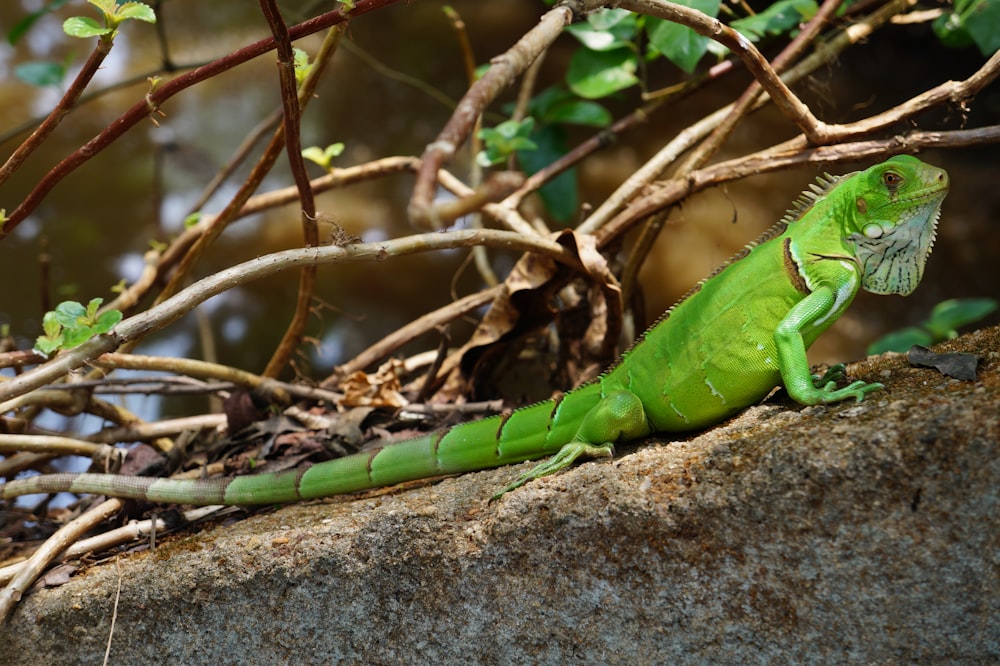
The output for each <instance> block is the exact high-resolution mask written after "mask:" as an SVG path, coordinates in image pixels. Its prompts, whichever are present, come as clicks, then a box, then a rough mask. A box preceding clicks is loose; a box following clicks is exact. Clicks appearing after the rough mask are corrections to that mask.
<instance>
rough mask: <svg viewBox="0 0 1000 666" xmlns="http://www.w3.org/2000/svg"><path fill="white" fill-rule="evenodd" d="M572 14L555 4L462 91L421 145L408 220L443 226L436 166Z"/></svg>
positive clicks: (427, 226)
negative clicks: (436, 198) (427, 141)
mask: <svg viewBox="0 0 1000 666" xmlns="http://www.w3.org/2000/svg"><path fill="white" fill-rule="evenodd" d="M572 18H573V13H572V12H571V11H570V9H569V8H567V7H564V6H559V7H554V8H553V9H551V10H549V11H548V12H546V13H545V15H544V16H542V19H541V21H540V22H539V24H538V25H537V26H535V27H534V28H532V29H531V30H529V31H528V32H527V33H526V34H525V35H524V36H523V37H521V39H519V40H518V42H517V43H516V44H515V45H514V46H512V47H511V48H510V49H509V50H508V51H506V52H505V53H504V54H503V55H500V56H497V57H496V58H494V59H493V61H492V64H491V66H490V68H489V70H487V71H486V73H485V74H484V75H483V76H482V78H480V79H479V80H478V81H477V82H476V83H475V84H474V85H473V86H472V87H471V88H469V90H468V92H466V93H465V96H464V97H463V98H462V101H460V102H459V104H458V107H457V108H456V109H455V112H454V113H453V114H452V116H451V118H450V119H449V120H448V122H447V123H446V124H445V126H444V128H442V130H441V132H440V133H439V134H438V136H437V138H436V139H435V140H434V141H433V142H432V143H430V144H429V145H428V146H427V148H426V149H424V154H423V156H422V157H421V161H422V164H421V167H420V171H419V172H418V173H417V181H416V183H414V186H413V194H412V195H411V197H410V203H409V206H408V208H407V211H408V214H409V216H410V222H411V223H412V224H413V225H414V226H416V227H417V228H418V229H439V228H441V227H442V226H443V222H444V221H443V220H442V219H441V217H440V215H439V213H438V211H437V210H436V209H435V207H434V192H435V189H436V187H437V173H438V170H439V169H440V168H441V167H442V166H444V165H445V163H446V162H448V161H449V160H451V159H452V157H454V155H455V153H456V152H457V151H458V147H459V146H461V145H462V144H463V143H464V142H465V140H466V138H467V137H468V136H469V134H470V133H471V131H472V128H473V127H474V126H475V122H476V119H477V118H479V117H480V115H482V113H483V110H484V109H485V108H486V107H487V105H489V103H490V102H492V101H493V100H494V99H496V97H497V95H499V94H500V92H502V91H503V90H504V89H505V88H506V87H507V86H509V85H510V84H511V83H512V82H513V81H514V79H515V78H516V77H517V76H518V75H520V74H521V72H523V71H524V70H525V69H527V67H528V66H529V65H530V64H531V63H532V62H533V61H534V60H535V58H537V57H538V56H539V54H541V53H542V52H544V51H545V50H546V49H547V48H548V47H549V45H550V44H551V43H552V42H553V41H555V39H556V38H557V37H558V36H559V34H560V33H561V32H562V29H563V28H564V27H565V26H566V25H568V24H569V23H570V21H571V20H572Z"/></svg>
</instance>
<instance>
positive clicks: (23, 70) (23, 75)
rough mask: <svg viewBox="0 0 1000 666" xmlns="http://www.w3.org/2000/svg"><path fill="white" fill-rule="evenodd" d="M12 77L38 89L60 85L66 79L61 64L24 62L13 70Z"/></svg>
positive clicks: (63, 67)
mask: <svg viewBox="0 0 1000 666" xmlns="http://www.w3.org/2000/svg"><path fill="white" fill-rule="evenodd" d="M14 76H16V77H17V78H19V79H21V80H22V81H24V82H25V83H30V84H31V85H33V86H38V87H40V88H42V87H45V86H59V85H62V82H63V79H64V78H66V67H65V66H64V65H63V64H62V63H58V62H48V61H40V60H39V61H35V62H26V63H22V64H20V65H18V66H17V67H15V68H14Z"/></svg>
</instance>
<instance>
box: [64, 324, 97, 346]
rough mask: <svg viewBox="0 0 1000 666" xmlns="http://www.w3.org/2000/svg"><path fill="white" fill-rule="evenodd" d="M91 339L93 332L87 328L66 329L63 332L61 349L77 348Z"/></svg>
mask: <svg viewBox="0 0 1000 666" xmlns="http://www.w3.org/2000/svg"><path fill="white" fill-rule="evenodd" d="M92 337H94V335H93V330H91V328H90V327H89V326H81V327H79V328H73V329H66V330H65V331H63V344H62V348H63V349H72V348H73V347H78V346H80V345H82V344H83V343H84V342H86V341H87V340H89V339H90V338H92Z"/></svg>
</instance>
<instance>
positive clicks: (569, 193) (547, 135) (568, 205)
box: [517, 125, 580, 222]
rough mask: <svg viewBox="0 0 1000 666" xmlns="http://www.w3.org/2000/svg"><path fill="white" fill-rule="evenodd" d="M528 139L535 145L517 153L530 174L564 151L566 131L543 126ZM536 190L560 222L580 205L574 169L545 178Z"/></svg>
mask: <svg viewBox="0 0 1000 666" xmlns="http://www.w3.org/2000/svg"><path fill="white" fill-rule="evenodd" d="M531 139H532V141H533V142H534V143H535V144H537V148H536V149H535V150H532V151H519V152H518V153H517V159H518V162H519V163H520V164H521V166H522V167H523V168H524V170H525V171H527V172H528V173H529V174H533V173H535V172H537V171H541V170H542V169H544V168H545V167H547V166H548V165H549V164H551V163H552V162H554V161H555V160H557V159H559V158H560V157H562V156H563V155H564V154H565V153H566V150H567V141H566V132H565V131H564V130H563V129H562V128H561V127H555V126H552V125H548V126H543V127H541V128H539V130H538V131H537V132H535V133H533V134H532V135H531ZM538 194H539V195H540V196H541V198H542V203H544V204H545V208H546V210H548V211H549V213H550V214H551V215H552V217H553V218H555V219H556V220H558V221H559V222H568V221H569V220H571V219H573V217H574V216H575V215H576V212H577V210H578V208H579V206H580V194H579V188H578V185H577V178H576V169H575V168H574V169H568V170H566V171H564V172H562V173H561V174H559V175H558V176H556V177H555V178H553V179H552V180H550V181H549V182H547V183H546V184H545V185H544V186H543V187H542V188H541V189H540V190H539V191H538Z"/></svg>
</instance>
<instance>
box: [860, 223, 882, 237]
mask: <svg viewBox="0 0 1000 666" xmlns="http://www.w3.org/2000/svg"><path fill="white" fill-rule="evenodd" d="M861 231H862V233H864V235H865V236H867V237H868V238H881V237H882V231H883V229H882V227H880V226H879V225H877V224H869V225H867V226H865V228H864V229H862V230H861Z"/></svg>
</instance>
